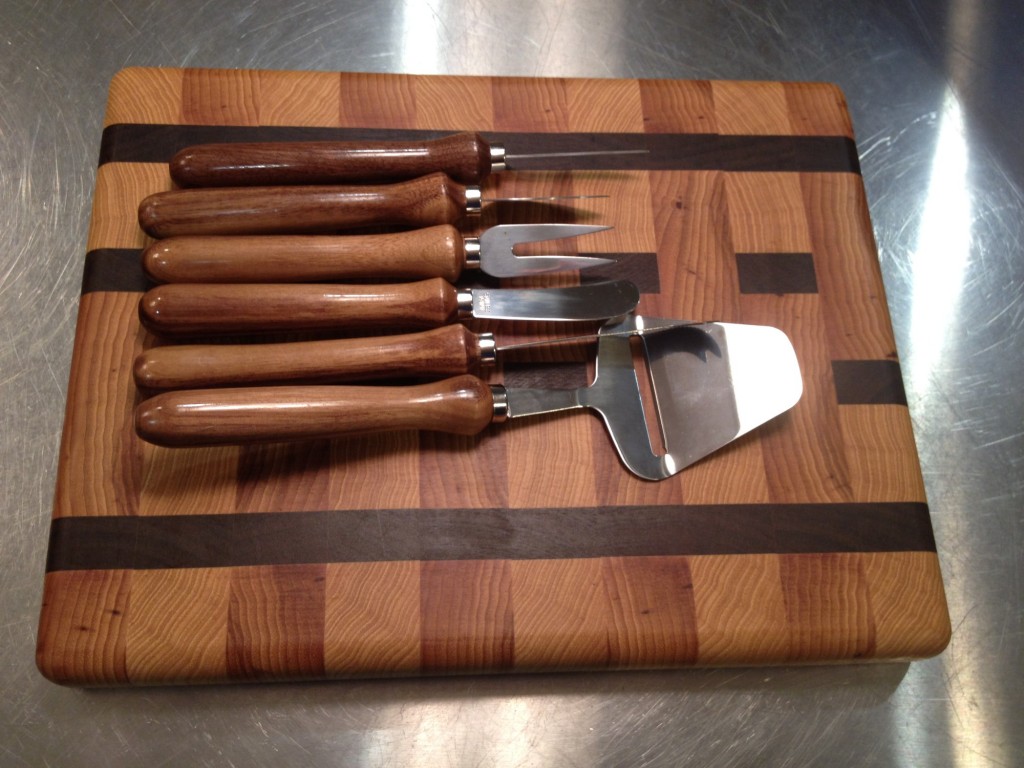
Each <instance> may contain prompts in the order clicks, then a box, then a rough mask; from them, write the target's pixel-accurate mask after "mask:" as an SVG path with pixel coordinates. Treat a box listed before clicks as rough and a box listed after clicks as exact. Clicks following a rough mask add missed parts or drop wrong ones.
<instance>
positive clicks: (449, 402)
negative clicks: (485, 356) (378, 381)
mask: <svg viewBox="0 0 1024 768" xmlns="http://www.w3.org/2000/svg"><path fill="white" fill-rule="evenodd" d="M493 414H494V400H493V396H492V394H491V389H490V387H488V386H487V385H486V384H484V383H483V382H482V381H481V380H480V379H478V378H477V377H475V376H471V375H469V374H466V375H463V376H456V377H454V378H451V379H445V380H443V381H438V382H430V383H428V384H417V385H413V386H403V387H374V386H352V385H344V386H337V387H330V386H291V387H243V388H237V389H209V390H182V391H178V392H164V393H161V394H159V395H155V396H154V397H152V398H150V399H148V400H145V401H143V403H142V404H141V405H139V407H138V408H137V409H136V412H135V429H136V432H137V433H138V434H139V436H140V437H142V438H143V439H144V440H147V441H148V442H151V443H154V444H156V445H164V446H169V447H180V446H199V445H237V444H243V443H263V442H286V441H293V440H311V439H325V438H332V437H336V436H342V435H347V434H355V433H363V432H379V431H393V430H406V429H417V430H419V429H422V430H431V431H440V432H450V433H453V434H459V435H474V434H476V433H478V432H480V431H481V430H483V429H484V428H485V427H486V426H487V425H488V424H490V422H491V419H492V417H493Z"/></svg>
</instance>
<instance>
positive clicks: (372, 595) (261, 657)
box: [37, 69, 950, 685]
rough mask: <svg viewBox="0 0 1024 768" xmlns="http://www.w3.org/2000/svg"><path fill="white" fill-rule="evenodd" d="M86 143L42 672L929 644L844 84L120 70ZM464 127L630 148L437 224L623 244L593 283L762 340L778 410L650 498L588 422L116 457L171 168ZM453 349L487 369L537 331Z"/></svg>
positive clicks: (623, 658) (347, 671)
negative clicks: (91, 149)
mask: <svg viewBox="0 0 1024 768" xmlns="http://www.w3.org/2000/svg"><path fill="white" fill-rule="evenodd" d="M104 125H105V131H104V136H103V142H102V146H101V148H100V167H99V170H98V172H97V180H96V190H95V195H94V206H93V214H92V221H91V226H90V230H89V237H88V243H87V245H86V251H87V258H86V266H85V274H84V279H83V293H82V298H81V303H80V306H79V315H78V325H77V331H76V338H75V348H74V355H73V360H72V370H71V380H70V383H69V389H68V402H67V409H66V417H65V427H64V434H63V439H62V443H61V449H60V466H59V472H58V482H57V489H56V495H55V503H54V519H53V525H52V530H51V537H50V547H49V556H48V561H47V572H46V576H45V585H44V601H43V609H42V614H41V619H40V626H39V636H38V640H39V642H38V652H37V662H38V665H39V668H40V669H41V671H42V672H43V674H45V675H46V676H47V677H49V678H50V679H52V680H55V681H57V682H60V683H65V684H72V685H123V684H149V683H195V682H214V681H229V680H237V681H252V680H280V679H310V678H323V677H350V676H373V675H396V674H397V675H414V674H426V673H430V674H434V673H455V672H496V671H537V670H569V669H573V670H575V669H619V668H650V667H676V666H689V665H728V664H767V663H791V662H837V661H853V660H866V659H907V658H920V657H923V656H929V655H932V654H935V653H938V652H940V651H941V650H942V648H943V647H944V646H945V644H946V642H947V641H948V637H949V632H950V628H949V619H948V614H947V610H946V604H945V598H944V594H943V586H942V579H941V575H940V573H939V568H938V560H937V557H936V554H935V542H934V539H933V537H932V532H931V524H930V520H929V516H928V508H927V505H926V500H925V497H924V487H923V482H922V480H921V473H920V469H919V466H918V462H917V456H916V450H915V447H914V438H913V432H912V429H911V424H910V418H909V413H908V410H907V407H906V397H905V395H904V393H903V390H902V385H901V381H902V380H901V376H900V370H899V361H898V358H897V355H896V350H895V344H894V340H893V334H892V329H891V325H890V321H889V316H888V311H887V308H886V304H885V295H884V290H883V286H882V281H881V275H880V270H879V266H878V260H877V253H876V250H875V245H874V241H873V238H872V232H871V224H870V220H869V217H868V208H867V202H866V199H865V195H864V188H863V184H862V181H861V178H860V176H859V168H858V165H857V153H856V146H855V145H854V143H853V130H852V126H851V123H850V119H849V117H848V114H847V111H846V106H845V102H844V100H843V96H842V94H841V93H840V92H839V91H838V90H837V89H836V88H834V87H832V86H829V85H825V84H815V83H746V82H698V81H668V80H650V81H635V80H592V79H534V78H483V77H479V78H476V77H448V76H445V77H420V76H396V75H371V74H357V73H326V72H303V73H296V72H259V71H248V70H232V71H225V70H192V69H189V70H181V69H129V70H125V71H123V72H121V73H119V74H118V75H117V77H116V78H115V79H114V81H113V82H112V83H111V87H110V98H109V103H108V108H107V114H106V118H105V122H104ZM460 130H468V131H479V132H481V133H482V134H483V135H484V136H485V137H486V138H488V140H492V141H493V140H497V141H502V142H504V143H505V144H506V146H507V147H508V149H509V151H510V152H515V151H518V152H534V151H544V150H545V149H551V148H557V149H562V150H565V149H566V148H568V149H572V148H580V147H584V148H592V147H594V146H598V147H602V146H603V147H615V148H634V147H645V148H648V149H649V150H650V153H649V155H647V156H645V157H644V158H643V160H638V159H637V158H636V156H620V157H619V158H618V159H616V160H606V161H605V162H604V163H603V164H602V163H601V162H600V161H593V160H586V161H584V160H582V159H581V160H579V161H578V162H575V161H573V162H569V161H564V160H563V161H562V162H560V163H546V164H545V163H537V164H535V165H529V166H527V167H524V170H520V171H516V172H506V173H498V174H494V175H492V176H491V177H489V178H488V180H487V183H486V189H485V192H486V193H488V194H493V195H495V196H498V195H500V196H509V195H516V194H606V195H609V197H608V198H606V199H599V200H585V201H578V202H579V204H578V205H574V207H573V208H572V209H566V208H559V209H550V208H548V209H544V210H540V211H527V212H523V211H519V210H512V209H511V208H510V207H504V206H492V207H491V208H490V209H488V210H485V212H484V214H483V216H481V217H480V219H479V220H478V221H476V222H473V221H470V220H462V221H461V222H459V227H460V229H461V231H462V234H465V235H472V234H474V232H475V231H476V230H477V229H479V228H481V227H485V226H488V225H490V224H493V223H496V222H499V221H500V222H507V221H517V220H526V221H531V220H535V221H550V220H556V219H557V220H573V221H579V222H581V223H601V224H610V225H613V226H614V229H613V230H609V231H607V232H602V233H599V234H597V235H594V236H591V237H588V239H587V243H586V246H585V247H586V248H587V249H588V252H593V253H597V254H600V253H611V254H616V255H619V256H620V257H621V261H620V264H619V265H617V266H616V267H615V268H613V269H611V271H610V272H608V273H607V274H605V276H607V277H626V278H628V279H632V280H634V282H636V283H637V285H638V286H640V288H641V291H642V293H643V297H642V301H641V306H640V311H642V312H643V313H645V314H650V315H654V316H665V317H677V318H690V319H714V320H722V321H730V322H749V323H765V324H769V325H774V326H777V327H779V328H781V329H783V330H784V331H785V332H786V333H787V334H788V335H789V336H790V338H791V339H792V341H793V343H794V346H795V348H796V351H797V355H798V359H799V361H800V365H801V368H802V373H803V377H804V389H805V394H804V397H803V399H802V400H801V401H800V403H799V404H798V405H797V406H796V408H794V409H793V410H792V411H791V412H789V413H787V414H785V415H783V416H782V417H780V418H778V419H776V420H774V421H773V422H771V423H769V424H768V425H765V426H764V427H763V428H761V429H758V430H755V431H754V432H753V433H751V434H749V435H746V436H745V437H743V438H742V439H740V440H738V441H737V442H735V443H734V444H732V445H730V446H728V447H727V448H725V449H724V450H722V451H720V452H719V453H717V454H715V455H713V456H711V457H709V458H708V459H706V460H704V461H702V462H700V463H698V464H696V465H694V466H693V467H690V468H688V469H687V470H685V471H684V472H682V473H681V474H679V475H677V476H676V477H674V478H672V479H670V480H667V481H663V482H659V483H650V482H645V481H642V480H639V479H637V478H635V477H633V476H632V475H630V474H629V473H628V472H627V471H626V470H625V469H623V467H622V466H621V464H620V463H619V460H618V458H617V456H616V454H615V452H614V450H613V448H612V447H611V445H610V443H609V441H608V438H607V436H606V434H605V432H604V430H603V428H602V426H601V424H600V422H599V420H598V419H596V418H593V417H591V416H588V415H586V414H583V413H576V414H567V415H552V416H549V417H541V418H537V419H531V420H525V421H523V422H521V423H516V422H513V423H509V424H506V425H503V426H502V427H495V428H488V429H487V430H485V431H484V433H483V434H482V435H480V436H476V437H462V436H452V435H442V434H438V433H433V432H422V433H420V432H416V431H412V430H402V431H398V432H394V433H390V434H384V435H374V436H365V437H353V438H349V439H338V440H312V441H307V442H303V443H298V444H294V445H259V446H246V447H237V446H230V447H216V448H203V449H198V448H191V449H169V448H160V447H157V446H154V445H150V444H147V443H144V442H142V441H140V440H139V439H138V438H137V437H136V435H135V433H134V429H133V424H132V415H133V412H134V409H135V406H136V405H137V404H138V403H139V402H140V395H139V394H138V392H137V391H136V388H135V384H134V382H133V378H132V368H133V363H134V361H135V358H136V356H137V355H138V354H139V353H140V352H142V351H143V350H144V349H149V348H151V347H154V346H155V345H156V344H157V341H156V339H154V338H153V337H152V336H151V335H149V334H148V333H147V332H146V331H145V330H144V329H143V328H142V327H141V325H140V323H139V316H138V305H139V300H140V298H141V297H142V295H143V293H144V292H145V291H146V290H147V289H148V288H149V287H150V284H149V283H148V282H147V280H146V278H145V275H144V274H143V272H142V266H141V254H142V250H143V249H144V248H146V247H147V246H149V245H151V244H152V242H153V241H152V240H151V239H150V238H148V237H147V236H146V235H145V233H144V232H143V231H142V230H141V229H140V228H139V224H138V218H137V209H138V206H139V203H140V202H141V201H142V200H143V199H144V198H145V197H147V196H148V195H151V194H155V193H158V192H164V191H168V190H170V189H171V187H172V184H171V180H170V177H169V173H168V166H167V162H168V161H169V160H170V158H171V157H172V156H173V155H174V153H175V152H177V151H178V150H180V149H182V148H183V147H185V146H188V145H190V144H196V143H202V142H209V141H282V140H297V139H334V140H352V139H360V138H368V137H369V138H373V137H377V138H390V139H399V140H400V139H402V138H409V137H420V138H431V137H434V136H436V135H441V134H444V133H450V132H454V131H460ZM623 157H625V158H627V159H623ZM574 245H575V244H572V243H570V244H569V248H572V247H574ZM567 252H571V251H569V250H567ZM472 279H479V278H475V277H474V278H472ZM463 280H466V278H465V276H464V277H463ZM576 280H577V277H576V276H575V275H571V274H570V275H567V276H560V277H558V278H556V279H553V280H552V279H551V278H549V279H547V280H546V281H542V284H548V285H549V284H571V283H573V282H575V281H576ZM503 284H509V285H512V284H515V285H522V284H537V279H536V278H533V279H530V280H523V279H520V280H515V281H505V282H504V283H503ZM472 330H474V331H477V332H479V331H494V332H496V333H497V335H498V337H499V342H501V341H502V340H506V341H512V340H524V339H535V338H540V337H543V336H544V335H546V334H548V333H551V329H550V328H548V327H546V326H544V325H543V324H529V323H506V324H498V323H494V322H491V323H482V322H475V323H474V324H472ZM588 368H589V369H590V370H588ZM591 374H592V365H590V364H589V363H588V361H587V360H586V358H585V356H584V357H582V358H581V357H579V356H578V355H577V356H575V357H574V356H572V355H568V354H567V355H562V356H558V355H552V354H549V353H546V354H542V355H540V356H539V357H538V358H537V359H536V360H533V361H529V360H527V361H524V362H515V363H513V362H506V363H504V364H501V365H499V366H498V367H497V368H496V369H495V370H494V372H493V373H492V374H490V380H491V381H494V382H499V381H504V382H505V383H508V384H524V383H527V384H532V385H539V384H540V382H548V383H550V384H551V385H552V386H559V385H565V386H578V385H579V384H581V383H584V382H585V381H586V380H587V377H588V375H591Z"/></svg>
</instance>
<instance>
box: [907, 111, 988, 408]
mask: <svg viewBox="0 0 1024 768" xmlns="http://www.w3.org/2000/svg"><path fill="white" fill-rule="evenodd" d="M967 169H968V153H967V138H966V136H965V134H964V121H963V115H962V113H961V110H960V103H959V101H958V100H957V98H956V96H955V95H954V94H953V93H952V92H951V91H947V93H946V96H945V99H944V100H943V105H942V111H941V117H940V124H939V137H938V141H937V144H936V148H935V156H934V158H933V160H932V171H931V180H930V182H929V185H928V192H927V195H926V197H925V203H924V210H923V211H922V213H921V223H920V229H919V234H918V238H917V246H916V248H915V249H914V252H913V254H912V255H911V260H910V268H911V280H912V291H913V296H912V298H911V316H910V332H911V335H912V336H913V338H914V346H913V349H912V350H911V351H910V354H909V356H908V360H907V364H906V367H907V375H908V377H909V379H910V385H911V386H910V389H911V391H912V392H927V391H931V390H932V388H931V387H930V386H929V385H928V382H929V380H930V379H931V377H932V375H933V374H934V373H935V370H936V367H937V366H938V365H939V363H940V361H941V358H942V355H943V352H944V350H945V349H946V346H947V343H948V341H949V334H950V330H951V326H952V323H953V321H954V320H955V319H956V307H957V305H958V303H959V301H960V295H961V292H962V291H963V288H964V276H965V273H966V271H967V266H968V263H969V262H970V256H971V218H972V214H971V196H970V192H969V186H968V179H967Z"/></svg>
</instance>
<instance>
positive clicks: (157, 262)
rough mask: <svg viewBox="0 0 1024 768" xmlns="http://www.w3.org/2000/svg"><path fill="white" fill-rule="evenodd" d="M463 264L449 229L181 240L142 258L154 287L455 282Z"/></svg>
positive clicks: (458, 241)
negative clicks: (432, 279) (355, 281)
mask: <svg viewBox="0 0 1024 768" xmlns="http://www.w3.org/2000/svg"><path fill="white" fill-rule="evenodd" d="M465 264H466V250H465V240H463V238H462V236H461V235H460V234H459V231H458V230H457V229H456V228H455V227H453V226H452V225H450V224H439V225H437V226H434V227H427V228H425V229H414V230H410V231H408V232H393V233H388V234H381V235H227V236H221V237H214V236H208V235H194V236H187V235H183V236H180V237H169V238H166V239H164V240H157V241H156V242H155V243H153V244H152V245H151V246H149V247H148V248H147V249H146V250H145V251H144V252H143V254H142V267H143V269H144V270H145V271H146V274H147V275H149V277H150V278H151V279H152V280H154V281H156V282H158V283H264V282H265V283H282V282H327V281H331V280H351V279H356V278H359V279H365V278H368V279H381V280H387V279H398V280H419V279H423V278H427V277H443V278H444V279H445V280H448V281H449V282H454V281H455V280H456V279H458V277H459V275H460V274H461V273H462V268H463V267H464V266H465Z"/></svg>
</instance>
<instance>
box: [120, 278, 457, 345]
mask: <svg viewBox="0 0 1024 768" xmlns="http://www.w3.org/2000/svg"><path fill="white" fill-rule="evenodd" d="M456 313H457V298H456V291H455V288H453V287H452V285H451V283H448V282H446V281H445V280H442V279H441V278H439V277H436V278H433V279H431V280H420V281H418V282H415V283H392V284H384V285H321V284H310V285H288V284H285V285H277V284H273V283H259V284H245V283H236V284H218V283H169V284H167V285H158V286H157V287H155V288H152V289H150V290H149V291H148V292H146V294H145V295H143V297H142V299H141V300H140V301H139V317H140V319H141V321H142V324H143V325H144V326H145V327H146V328H148V329H149V330H150V331H152V332H153V333H155V334H158V335H162V336H194V335H199V334H224V333H261V332H267V331H311V330H324V329H336V328H345V329H365V328H432V327H435V326H438V325H443V324H445V323H446V322H448V321H449V320H451V319H452V318H453V317H454V316H455V315H456Z"/></svg>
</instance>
